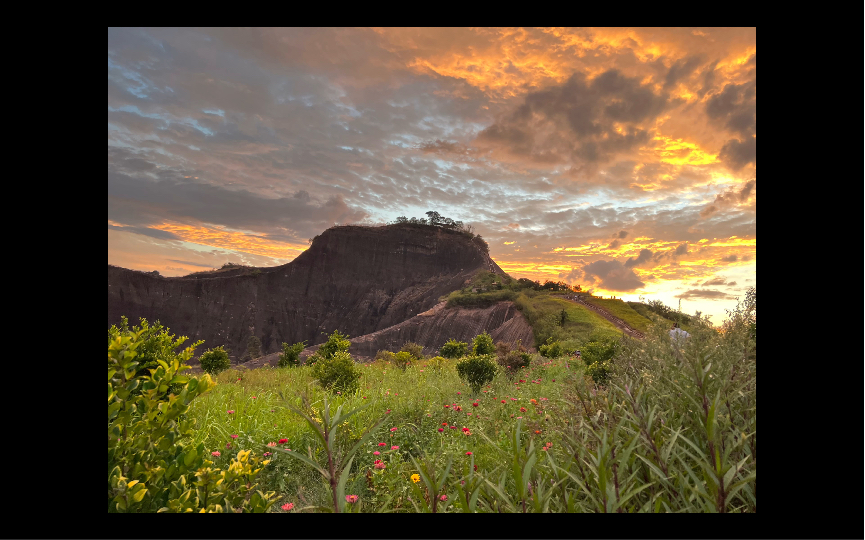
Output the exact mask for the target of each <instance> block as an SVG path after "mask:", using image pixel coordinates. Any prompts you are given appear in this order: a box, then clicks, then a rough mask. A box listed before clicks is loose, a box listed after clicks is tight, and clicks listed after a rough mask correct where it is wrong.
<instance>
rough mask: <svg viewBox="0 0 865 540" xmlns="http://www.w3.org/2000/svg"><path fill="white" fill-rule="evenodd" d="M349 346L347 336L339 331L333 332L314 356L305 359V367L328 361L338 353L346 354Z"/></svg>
mask: <svg viewBox="0 0 865 540" xmlns="http://www.w3.org/2000/svg"><path fill="white" fill-rule="evenodd" d="M350 346H351V341H349V340H348V335H347V334H341V333H340V332H339V330H334V331H333V333H332V334H331V335H330V336H328V338H327V341H325V342H324V343H322V344H321V345H319V347H318V350H317V351H315V354H313V355H312V356H310V357H309V358H307V359H306V365H312V364H315V363H316V362H318V361H319V360H328V359H330V358H333V356H334V355H335V354H336V353H338V352H346V351H348V348H349V347H350Z"/></svg>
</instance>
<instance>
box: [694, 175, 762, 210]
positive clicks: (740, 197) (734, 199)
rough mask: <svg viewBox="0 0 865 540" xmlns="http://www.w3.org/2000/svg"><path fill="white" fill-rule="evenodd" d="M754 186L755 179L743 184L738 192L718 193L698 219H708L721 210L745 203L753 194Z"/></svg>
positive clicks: (732, 190)
mask: <svg viewBox="0 0 865 540" xmlns="http://www.w3.org/2000/svg"><path fill="white" fill-rule="evenodd" d="M756 185H757V179H756V178H755V179H752V180H749V181H747V182H745V183H744V184H743V185H742V187H741V189H739V190H738V191H737V190H735V189H731V190H728V191H725V192H722V193H719V194H718V195H717V196H716V197H715V201H714V202H713V203H712V204H710V205H709V206H707V207H706V208H704V209H703V210H702V211H701V212H700V217H708V216H710V215H711V214H713V213H715V212H717V211H719V210H720V209H722V208H729V207H731V206H735V205H738V204H742V203H745V202H747V201H748V199H749V197H751V194H752V193H753V192H754V187H756Z"/></svg>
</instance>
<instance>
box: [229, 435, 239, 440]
mask: <svg viewBox="0 0 865 540" xmlns="http://www.w3.org/2000/svg"><path fill="white" fill-rule="evenodd" d="M229 437H231V438H232V439H236V438H237V435H229Z"/></svg>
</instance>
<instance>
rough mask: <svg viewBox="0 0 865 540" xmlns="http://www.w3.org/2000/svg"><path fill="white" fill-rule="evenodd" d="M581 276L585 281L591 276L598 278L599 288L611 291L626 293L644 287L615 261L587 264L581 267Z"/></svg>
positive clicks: (631, 271)
mask: <svg viewBox="0 0 865 540" xmlns="http://www.w3.org/2000/svg"><path fill="white" fill-rule="evenodd" d="M583 274H584V275H585V277H586V278H587V279H588V278H590V277H593V276H594V277H597V278H599V279H600V284H599V286H600V287H601V288H604V289H607V290H611V291H622V292H628V291H634V290H637V289H640V288H642V287H645V286H646V284H645V283H643V282H642V281H640V278H639V277H637V275H636V274H635V273H634V271H633V270H631V269H630V268H626V267H625V266H624V265H622V263H620V262H619V261H616V260H611V261H604V260H600V261H595V262H593V263H589V264H587V265H586V266H584V267H583ZM569 277H570V276H569ZM591 281H594V280H593V279H592V280H591Z"/></svg>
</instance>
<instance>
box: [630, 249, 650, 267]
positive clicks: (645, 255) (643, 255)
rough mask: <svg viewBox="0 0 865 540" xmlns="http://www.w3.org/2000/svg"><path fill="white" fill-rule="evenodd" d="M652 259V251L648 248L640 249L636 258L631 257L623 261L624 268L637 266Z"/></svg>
mask: <svg viewBox="0 0 865 540" xmlns="http://www.w3.org/2000/svg"><path fill="white" fill-rule="evenodd" d="M651 260H652V252H651V251H650V250H648V249H641V250H640V254H639V255H638V256H637V258H636V259H635V258H633V257H631V258H630V259H628V260H627V261H625V268H633V267H635V266H639V265H641V264H643V263H646V262H649V261H651Z"/></svg>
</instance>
